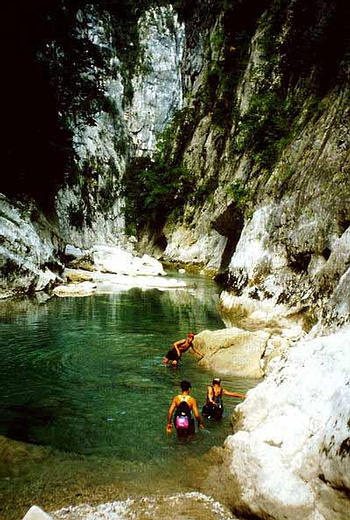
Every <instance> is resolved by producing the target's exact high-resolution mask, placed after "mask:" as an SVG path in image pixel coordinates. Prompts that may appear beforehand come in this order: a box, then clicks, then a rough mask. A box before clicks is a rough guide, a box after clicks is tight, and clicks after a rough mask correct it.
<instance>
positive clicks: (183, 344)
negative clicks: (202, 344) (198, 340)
mask: <svg viewBox="0 0 350 520" xmlns="http://www.w3.org/2000/svg"><path fill="white" fill-rule="evenodd" d="M193 340H194V334H193V333H192V332H190V333H189V334H187V338H186V339H180V340H179V341H176V342H175V343H173V348H172V349H171V350H169V351H168V352H167V354H166V356H165V357H164V359H163V363H164V364H165V365H166V364H167V363H169V361H171V364H172V365H173V366H174V367H176V366H177V365H178V363H179V361H180V359H181V356H182V354H183V353H185V352H187V350H188V349H190V348H191V349H192V350H193V352H195V353H196V354H198V356H201V359H202V357H203V356H204V354H203V353H202V352H200V351H199V350H198V349H196V347H195V346H194V345H193Z"/></svg>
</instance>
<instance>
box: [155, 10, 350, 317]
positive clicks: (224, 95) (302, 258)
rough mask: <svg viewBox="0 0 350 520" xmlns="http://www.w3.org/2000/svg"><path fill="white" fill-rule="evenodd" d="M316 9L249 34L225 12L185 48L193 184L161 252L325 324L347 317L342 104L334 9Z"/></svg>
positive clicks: (344, 93) (247, 25) (343, 80)
mask: <svg viewBox="0 0 350 520" xmlns="http://www.w3.org/2000/svg"><path fill="white" fill-rule="evenodd" d="M314 4H315V5H313V7H312V8H311V6H310V7H308V8H306V7H305V6H302V5H301V3H300V2H284V3H282V4H281V5H280V6H279V8H278V9H277V8H276V4H274V5H270V6H269V7H268V9H266V10H265V11H264V12H263V13H261V12H258V11H257V12H256V13H254V14H255V15H256V18H255V27H254V26H252V19H251V15H252V13H251V12H250V13H249V17H248V19H246V20H245V19H244V17H246V16H247V13H246V12H244V10H243V9H241V11H239V8H238V7H237V6H231V8H229V9H227V10H225V9H223V10H222V11H221V12H220V13H219V15H218V16H217V18H216V19H215V22H213V24H212V25H211V26H210V27H208V28H207V32H206V33H204V36H203V33H202V34H201V36H198V37H197V40H196V45H195V46H194V47H193V49H188V48H187V53H188V54H189V55H190V57H187V60H186V62H187V67H189V70H187V71H186V72H187V81H185V85H187V86H188V88H189V91H188V92H187V96H186V97H185V99H186V103H187V104H186V110H187V111H188V113H189V114H191V117H192V130H193V132H192V133H191V136H190V138H189V139H188V143H187V146H186V148H185V150H184V154H183V161H184V163H185V164H186V165H187V167H188V168H189V169H190V171H191V172H192V174H193V175H194V176H195V177H196V179H197V184H196V187H195V189H194V193H193V195H192V196H191V201H190V202H189V203H188V204H187V205H186V207H185V209H184V218H183V219H182V220H181V222H180V223H179V222H178V223H177V225H176V226H175V229H173V228H172V226H171V225H169V226H168V228H167V232H166V235H167V238H168V245H167V248H166V250H165V255H166V256H167V257H168V258H171V259H174V260H176V259H178V258H180V259H181V260H182V261H192V262H197V263H202V264H204V265H206V264H208V263H209V262H210V265H214V266H215V267H216V268H217V269H218V271H221V272H222V273H223V274H224V276H223V277H221V278H223V279H224V280H225V282H226V285H227V288H228V289H229V290H230V291H231V292H233V294H235V295H238V296H240V295H242V296H244V297H248V298H253V299H255V300H264V299H271V300H272V301H274V302H275V303H288V304H289V305H295V304H296V303H298V304H299V305H303V306H304V307H305V309H309V310H310V311H311V312H312V313H316V315H317V316H318V317H320V316H322V318H323V319H324V321H325V322H326V323H327V324H328V325H329V324H330V323H331V322H332V323H334V321H335V320H336V321H337V322H338V323H343V322H344V321H346V320H347V319H348V317H349V300H348V299H347V298H345V301H344V299H343V298H342V297H341V296H339V295H340V294H344V286H345V284H346V283H347V282H346V280H347V279H348V277H349V271H348V266H349V244H348V226H349V195H350V193H349V182H348V181H349V166H350V165H349V159H348V149H349V138H348V135H349V127H348V124H349V123H348V121H349V99H350V98H349V77H348V63H347V62H346V59H345V55H344V52H345V43H344V42H345V33H343V35H341V34H340V33H341V31H342V29H343V26H342V23H341V18H340V17H341V16H342V11H341V8H340V6H339V5H335V4H334V5H332V7H331V10H330V11H328V4H327V5H326V3H324V2H314ZM316 4H317V5H316ZM343 14H344V13H343ZM235 16H241V17H242V19H240V22H236V27H235V26H234V23H235V20H236V18H235ZM302 16H305V17H306V19H304V20H303V21H302ZM297 22H298V23H300V24H301V26H300V27H296V26H295V25H294V24H295V23H297ZM229 23H231V24H233V29H232V25H231V26H230V29H229V28H228V24H229ZM192 29H193V33H194V34H195V28H192ZM337 30H338V31H339V33H338V34H337V33H336V31H337ZM248 31H251V33H252V34H251V36H252V38H251V40H250V41H249V44H248V45H247V43H246V42H244V39H243V36H242V35H243V34H244V36H245V38H247V32H248ZM298 38H299V39H300V40H298ZM331 38H333V40H332V39H331ZM203 40H204V43H203ZM239 46H241V48H240V47H239ZM245 46H246V50H244V47H245ZM292 46H295V47H294V48H293V47H292ZM200 48H201V49H202V52H201V53H200V52H199V49H200ZM192 52H193V54H195V55H196V59H194V58H193V57H191V54H192ZM238 53H239V54H240V56H237V54H238ZM316 53H320V55H316ZM198 54H199V56H201V64H200V65H199V64H198ZM243 55H244V56H243ZM310 55H312V56H313V59H314V61H313V62H311V61H310V60H311V58H310ZM331 60H333V61H331ZM235 61H236V63H235V70H234V71H233V72H232V70H230V69H229V66H231V68H232V67H233V63H234V62H235ZM189 64H190V65H189ZM240 67H241V70H240ZM237 69H238V70H237ZM297 75H298V76H297ZM190 78H192V81H191V79H190ZM193 78H195V79H194V80H193ZM229 81H231V84H230V85H228V83H229ZM203 99H204V101H203ZM194 111H197V115H196V116H194V115H193V112H194ZM189 117H190V116H189ZM193 199H194V200H195V201H197V203H193ZM199 201H201V204H199V203H198V202H199ZM179 224H180V225H179ZM219 236H221V237H225V241H223V240H221V241H220V239H219ZM217 243H221V248H219V250H218V249H217V247H216V244H217ZM184 246H185V247H184ZM186 246H187V247H186ZM199 251H200V253H199ZM213 251H216V254H214V255H213ZM213 256H214V258H213ZM340 301H341V302H342V303H340Z"/></svg>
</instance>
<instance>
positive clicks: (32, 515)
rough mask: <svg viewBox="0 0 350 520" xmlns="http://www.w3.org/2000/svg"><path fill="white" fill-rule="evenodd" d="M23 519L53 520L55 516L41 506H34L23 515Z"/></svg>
mask: <svg viewBox="0 0 350 520" xmlns="http://www.w3.org/2000/svg"><path fill="white" fill-rule="evenodd" d="M23 520H53V518H52V516H50V515H48V514H47V513H45V511H43V510H42V509H41V508H40V507H38V506H32V507H31V508H30V509H29V511H27V513H26V515H25V516H24V517H23Z"/></svg>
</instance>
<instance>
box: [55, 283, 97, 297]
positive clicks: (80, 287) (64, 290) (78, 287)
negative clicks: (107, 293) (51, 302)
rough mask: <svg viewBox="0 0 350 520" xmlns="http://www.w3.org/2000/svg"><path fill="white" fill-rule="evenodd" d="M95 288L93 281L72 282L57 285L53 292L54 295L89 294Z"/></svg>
mask: <svg viewBox="0 0 350 520" xmlns="http://www.w3.org/2000/svg"><path fill="white" fill-rule="evenodd" d="M95 290H96V284H95V283H93V282H80V283H72V284H70V285H58V286H57V287H55V288H54V290H53V293H54V294H55V295H56V296H60V297H66V296H91V294H93V293H94V292H95Z"/></svg>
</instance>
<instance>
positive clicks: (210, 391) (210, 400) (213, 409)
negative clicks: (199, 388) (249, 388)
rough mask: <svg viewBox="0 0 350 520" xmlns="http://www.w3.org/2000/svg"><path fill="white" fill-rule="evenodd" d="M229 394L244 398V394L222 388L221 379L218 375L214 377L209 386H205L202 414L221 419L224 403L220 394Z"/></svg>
mask: <svg viewBox="0 0 350 520" xmlns="http://www.w3.org/2000/svg"><path fill="white" fill-rule="evenodd" d="M223 395H229V396H231V397H239V398H240V399H245V395H243V394H239V393H238V392H229V391H228V390H225V388H222V386H221V379H220V378H219V377H214V379H213V383H212V385H211V386H208V388H207V400H206V403H205V405H204V406H203V408H202V415H203V416H204V417H207V418H208V419H210V418H211V417H212V418H213V419H221V417H222V414H223V411H224V405H223V402H222V396H223Z"/></svg>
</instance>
